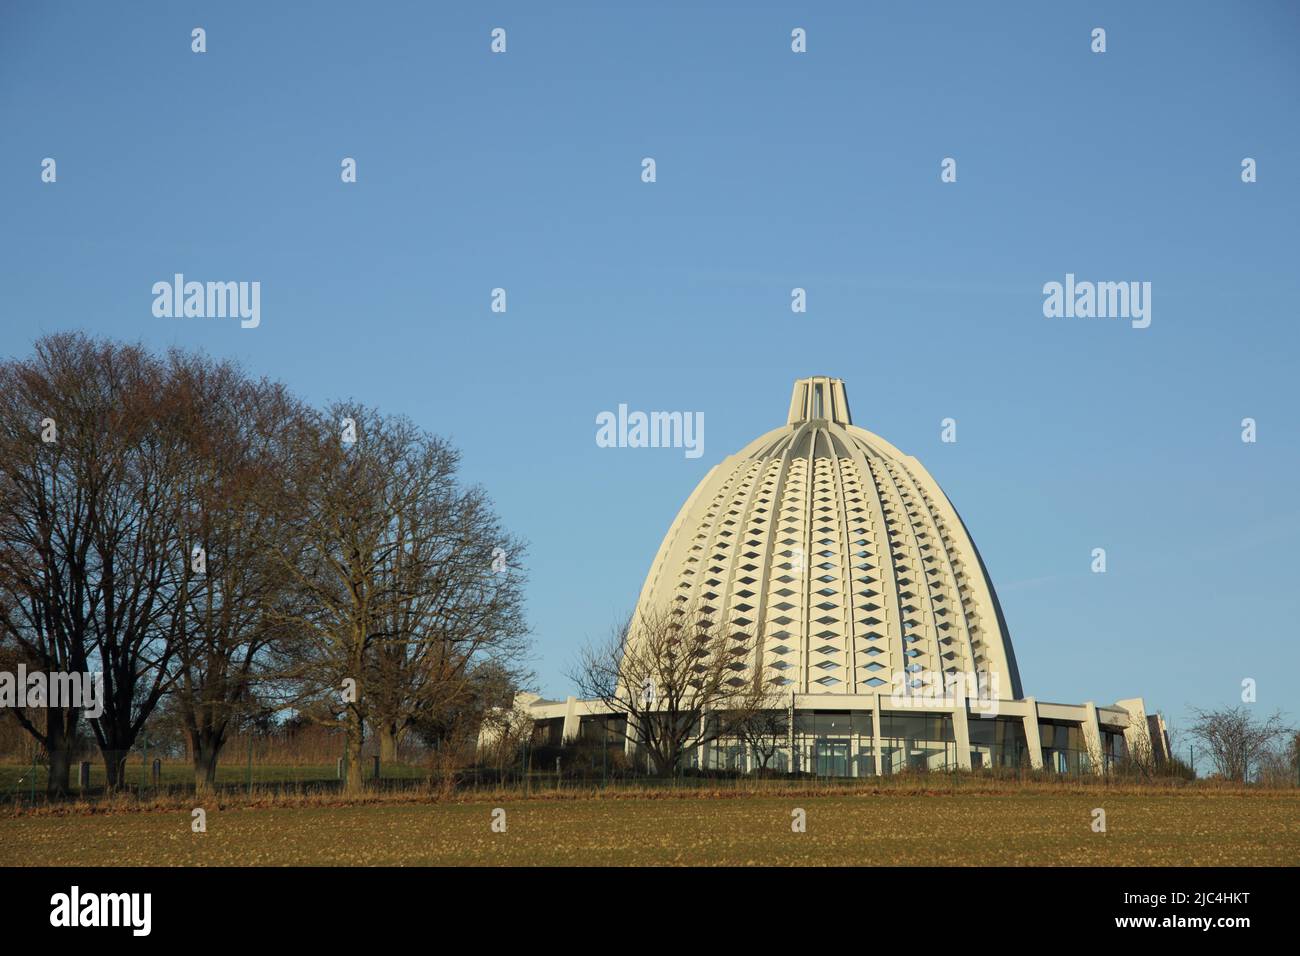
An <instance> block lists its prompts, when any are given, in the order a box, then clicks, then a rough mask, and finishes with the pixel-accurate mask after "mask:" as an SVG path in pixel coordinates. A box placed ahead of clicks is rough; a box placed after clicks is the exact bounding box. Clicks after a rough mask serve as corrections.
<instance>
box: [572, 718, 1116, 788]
mask: <svg viewBox="0 0 1300 956" xmlns="http://www.w3.org/2000/svg"><path fill="white" fill-rule="evenodd" d="M589 721H590V722H592V723H591V724H589ZM599 721H600V718H583V720H582V736H583V737H584V738H587V737H588V736H589V735H590V736H591V738H592V739H594V738H595V737H596V736H598V735H599V732H600V731H599ZM872 723H873V720H872V712H871V711H848V710H835V711H811V710H804V711H796V712H795V715H794V726H793V734H791V733H789V730H788V729H786V730H785V731H784V732H781V733H777V734H775V735H773V738H772V739H773V740H774V742H775V744H776V750H775V753H773V754H772V756H771V757H770V758H769V759H768V761H767V767H766V769H767V771H768V772H780V773H787V772H792V773H799V774H809V775H813V776H817V777H870V776H874V775H875V774H876V773H877V759H876V749H875V746H876V745H875V741H874V738H873V730H874V728H873V726H872ZM623 726H624V725H623V724H622V723H621V722H619V723H618V724H617V725H616V724H615V721H614V719H613V718H610V719H609V721H608V729H607V730H606V734H607V738H606V739H607V740H610V741H611V742H616V741H620V740H621V739H622V733H623V730H622V727H623ZM966 726H967V733H968V736H969V740H970V767H971V769H972V770H981V769H995V768H996V769H1025V770H1027V769H1029V768H1030V767H1031V766H1032V760H1031V759H1030V758H1031V754H1030V750H1029V745H1028V741H1027V739H1026V735H1025V724H1024V720H1023V719H1022V718H1020V717H1012V716H996V717H980V716H978V715H974V714H972V715H969V716H968V717H967V724H966ZM589 728H590V729H589ZM1038 731H1039V737H1040V743H1041V746H1042V759H1043V769H1044V770H1048V771H1051V772H1055V773H1065V774H1078V773H1087V772H1090V771H1091V769H1092V761H1091V759H1090V757H1089V754H1088V748H1087V746H1086V743H1085V740H1084V735H1083V730H1082V728H1081V726H1080V725H1079V724H1072V723H1068V722H1065V721H1054V720H1040V721H1039V722H1038ZM792 740H793V748H792V747H791V741H792ZM767 746H769V747H770V744H768V745H767ZM1126 755H1127V748H1126V747H1125V743H1124V734H1123V731H1122V729H1120V728H1117V727H1104V726H1103V727H1102V728H1101V758H1102V761H1103V765H1104V768H1105V769H1107V770H1109V769H1112V768H1113V767H1115V766H1116V765H1117V764H1118V762H1119V761H1121V760H1123V759H1124V757H1125V756H1126ZM961 763H962V761H961V760H960V759H959V757H958V752H957V739H956V730H955V727H954V726H953V718H952V714H950V713H942V712H940V713H925V712H903V713H899V712H892V713H891V712H888V711H886V712H883V713H882V714H881V715H880V759H879V772H880V773H882V774H896V773H904V772H908V771H912V772H941V771H951V770H957V769H958V768H959V767H960V766H961ZM762 764H763V761H762V756H761V754H760V753H758V752H756V751H755V749H754V747H753V746H752V745H751V744H747V743H746V742H745V741H743V740H740V739H736V738H722V739H718V740H715V741H712V742H711V743H709V744H708V745H706V746H705V747H703V748H699V749H697V750H696V751H694V752H692V753H691V754H689V755H688V756H687V758H686V760H685V766H687V767H690V768H693V769H706V770H717V771H725V772H731V773H754V772H756V771H758V770H759V769H760V767H761V766H762Z"/></svg>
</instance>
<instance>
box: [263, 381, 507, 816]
mask: <svg viewBox="0 0 1300 956" xmlns="http://www.w3.org/2000/svg"><path fill="white" fill-rule="evenodd" d="M291 458H292V461H291V463H290V464H289V466H288V467H286V468H285V469H284V470H283V475H284V480H283V481H282V482H281V483H280V484H279V485H278V486H277V489H276V495H277V497H278V499H279V500H280V502H281V503H282V504H281V506H282V507H283V508H284V509H285V515H286V518H287V520H286V522H285V527H284V528H283V529H282V533H279V534H277V535H276V536H274V537H272V538H269V539H267V540H266V541H265V542H264V545H265V547H266V548H267V549H268V551H269V552H270V553H273V554H275V555H276V556H277V559H278V560H279V561H280V563H281V565H282V566H283V568H284V569H285V571H286V572H287V573H288V574H289V575H290V577H291V579H292V582H293V587H294V588H295V590H296V591H297V592H298V593H299V594H300V596H301V598H302V600H301V602H300V604H301V606H300V607H299V608H298V609H296V610H292V611H289V612H287V613H285V614H284V615H283V617H282V622H283V623H284V624H285V625H287V626H288V627H290V628H292V629H293V630H294V633H295V634H296V635H297V637H298V639H297V641H296V645H297V646H296V654H297V661H296V665H295V667H294V668H292V670H291V671H290V673H292V674H293V676H294V677H295V678H296V679H297V680H298V681H299V682H300V685H301V689H302V690H301V692H302V694H303V695H304V696H306V697H309V698H316V699H318V700H319V699H332V700H333V701H335V702H336V707H335V711H334V712H335V713H339V714H341V716H342V722H343V725H344V730H345V736H346V744H345V746H346V753H347V758H348V760H347V762H348V775H347V781H346V786H347V789H348V790H349V791H356V790H359V789H360V788H361V786H362V768H361V747H362V742H363V738H364V733H365V729H366V727H367V726H371V727H378V728H380V730H381V740H382V739H383V738H387V743H386V744H385V745H384V746H385V747H386V750H387V752H388V754H389V755H390V756H391V754H392V753H393V752H394V750H395V748H396V743H397V741H398V740H399V739H400V736H401V735H402V734H403V733H405V732H406V730H407V729H408V728H409V727H410V726H411V724H412V722H413V721H414V720H416V719H419V718H421V717H428V716H429V715H430V714H433V713H436V712H437V711H438V709H439V708H445V709H447V711H448V712H449V713H450V712H451V710H454V709H455V708H456V707H457V706H463V705H464V704H465V703H466V702H467V701H468V700H469V699H470V697H471V695H470V688H471V681H470V680H469V673H470V671H471V670H472V669H473V667H474V666H475V665H476V664H477V663H479V662H481V660H482V659H483V658H484V657H485V656H488V655H490V656H492V657H494V658H499V659H501V660H508V659H510V658H511V657H512V656H514V655H519V654H521V653H522V639H523V633H524V628H523V623H522V613H521V599H520V576H519V574H518V572H517V568H516V569H511V570H509V571H508V573H505V574H500V575H497V574H494V573H493V567H492V556H493V549H494V548H497V547H518V546H517V545H516V544H515V543H514V542H512V541H510V540H509V539H507V538H506V536H505V535H503V534H502V533H501V531H500V529H499V527H498V525H497V524H496V520H495V518H494V517H492V515H491V512H490V510H489V508H488V504H487V501H486V498H485V497H484V496H483V495H482V493H481V492H479V491H477V490H473V489H471V490H470V491H468V492H465V491H461V490H459V489H458V488H457V486H456V483H455V470H456V465H457V454H456V452H455V451H454V450H453V449H452V448H451V447H450V446H448V445H447V443H446V442H444V441H442V440H441V439H439V438H436V437H434V436H432V435H429V434H428V433H426V432H424V431H421V430H420V429H418V428H417V427H416V426H415V425H414V424H412V423H411V422H410V421H409V420H407V419H405V418H400V417H385V416H383V415H381V414H380V413H378V412H376V411H374V410H372V409H365V408H358V407H355V406H352V405H344V404H337V405H334V406H332V407H331V408H330V409H329V410H328V411H326V412H325V413H324V414H323V415H318V416H315V417H314V418H313V419H312V421H311V423H310V426H309V427H306V428H303V429H301V430H300V431H299V433H298V434H297V437H296V440H295V442H294V443H293V453H292V456H291Z"/></svg>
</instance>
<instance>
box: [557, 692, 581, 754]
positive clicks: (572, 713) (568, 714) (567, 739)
mask: <svg viewBox="0 0 1300 956" xmlns="http://www.w3.org/2000/svg"><path fill="white" fill-rule="evenodd" d="M579 726H580V723H579V717H578V699H577V698H576V697H570V698H569V699H568V700H566V701H565V702H564V728H563V730H562V731H561V733H560V742H561V743H563V744H566V745H567V744H571V743H573V742H574V741H576V740H577V739H578V728H579Z"/></svg>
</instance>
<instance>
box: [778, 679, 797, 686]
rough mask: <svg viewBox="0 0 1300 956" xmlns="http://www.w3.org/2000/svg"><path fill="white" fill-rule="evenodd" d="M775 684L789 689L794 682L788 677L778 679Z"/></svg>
mask: <svg viewBox="0 0 1300 956" xmlns="http://www.w3.org/2000/svg"><path fill="white" fill-rule="evenodd" d="M775 683H776V686H777V687H789V686H790V685H791V684H793V683H794V681H792V680H791V679H790V678H788V677H778V678H777V679H776V682H775Z"/></svg>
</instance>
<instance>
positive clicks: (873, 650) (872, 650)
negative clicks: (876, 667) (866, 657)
mask: <svg viewBox="0 0 1300 956" xmlns="http://www.w3.org/2000/svg"><path fill="white" fill-rule="evenodd" d="M867 653H868V654H870V655H871V656H872V657H875V656H876V655H877V654H883V653H885V652H884V651H882V650H881V649H880V648H878V647H868V648H867Z"/></svg>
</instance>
